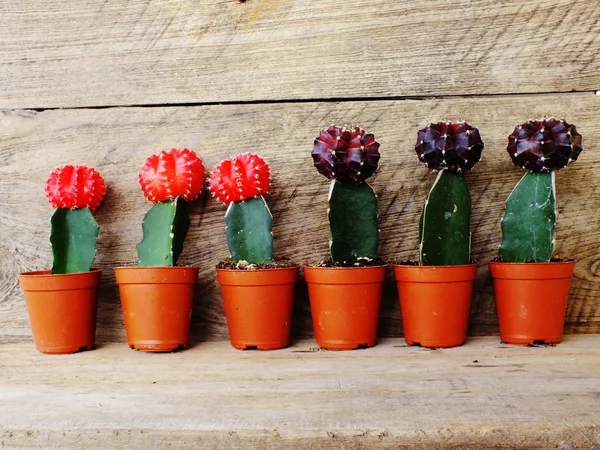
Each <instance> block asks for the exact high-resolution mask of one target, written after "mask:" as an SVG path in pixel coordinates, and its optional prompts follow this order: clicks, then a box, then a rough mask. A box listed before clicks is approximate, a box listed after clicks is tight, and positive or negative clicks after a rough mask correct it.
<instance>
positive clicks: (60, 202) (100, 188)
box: [45, 165, 106, 211]
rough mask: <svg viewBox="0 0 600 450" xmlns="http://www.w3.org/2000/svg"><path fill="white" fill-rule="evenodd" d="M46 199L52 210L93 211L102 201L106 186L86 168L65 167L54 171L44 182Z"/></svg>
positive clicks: (96, 173) (92, 171)
mask: <svg viewBox="0 0 600 450" xmlns="http://www.w3.org/2000/svg"><path fill="white" fill-rule="evenodd" d="M45 191H46V197H48V201H49V202H50V204H51V205H52V207H54V208H62V209H77V208H84V207H86V206H87V207H88V208H89V209H90V210H92V211H93V210H95V209H96V208H97V207H98V205H100V203H101V202H102V199H104V195H105V194H106V184H105V183H104V179H103V178H102V177H101V176H100V174H99V173H98V172H97V171H96V170H95V169H93V168H91V167H87V166H72V165H66V166H62V167H58V168H56V169H54V171H53V172H52V173H51V174H50V177H48V180H47V181H46V188H45Z"/></svg>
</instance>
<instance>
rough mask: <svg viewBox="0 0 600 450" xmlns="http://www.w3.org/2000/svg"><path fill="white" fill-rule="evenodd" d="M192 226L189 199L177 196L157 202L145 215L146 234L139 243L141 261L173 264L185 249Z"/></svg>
mask: <svg viewBox="0 0 600 450" xmlns="http://www.w3.org/2000/svg"><path fill="white" fill-rule="evenodd" d="M189 226H190V217H189V214H188V209H187V203H186V202H185V200H183V199H181V198H179V197H177V198H176V199H175V200H172V201H166V202H161V203H156V204H155V205H153V206H152V208H150V210H149V211H148V212H147V213H146V215H145V216H144V220H143V222H142V229H143V232H144V237H143V239H142V242H140V243H139V245H138V246H137V252H138V265H140V266H159V267H160V266H174V265H175V264H176V263H177V259H178V258H179V255H181V252H182V251H183V242H184V240H185V236H186V235H187V232H188V229H189Z"/></svg>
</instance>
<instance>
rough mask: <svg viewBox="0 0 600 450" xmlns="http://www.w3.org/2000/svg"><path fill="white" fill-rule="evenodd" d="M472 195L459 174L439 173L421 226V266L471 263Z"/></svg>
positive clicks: (428, 198) (425, 208) (424, 209)
mask: <svg viewBox="0 0 600 450" xmlns="http://www.w3.org/2000/svg"><path fill="white" fill-rule="evenodd" d="M470 219H471V195H470V193H469V188H468V186H467V182H466V181H465V177H464V175H463V174H462V173H456V172H450V171H448V170H442V171H441V172H439V173H438V176H437V178H436V180H435V183H434V184H433V187H432V188H431V191H429V195H428V196H427V200H426V201H425V207H424V208H423V214H422V216H421V226H420V233H419V236H420V238H419V239H420V245H419V259H420V261H421V264H422V265H424V266H449V265H460V264H468V263H469V262H471V232H470Z"/></svg>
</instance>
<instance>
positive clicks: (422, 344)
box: [404, 337, 466, 348]
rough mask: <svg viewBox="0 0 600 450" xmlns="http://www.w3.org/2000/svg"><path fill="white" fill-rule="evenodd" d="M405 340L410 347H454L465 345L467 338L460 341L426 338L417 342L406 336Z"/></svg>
mask: <svg viewBox="0 0 600 450" xmlns="http://www.w3.org/2000/svg"><path fill="white" fill-rule="evenodd" d="M404 340H405V341H406V344H407V345H408V346H409V347H422V348H452V347H460V346H461V345H463V344H464V343H465V340H466V339H463V340H460V341H448V340H444V341H426V340H422V341H421V342H417V341H411V340H409V339H407V338H406V337H405V338H404Z"/></svg>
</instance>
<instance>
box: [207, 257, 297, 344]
mask: <svg viewBox="0 0 600 450" xmlns="http://www.w3.org/2000/svg"><path fill="white" fill-rule="evenodd" d="M298 270H299V269H298V267H290V268H274V269H261V270H232V269H217V279H218V280H219V284H220V285H221V293H222V294H223V305H224V306H225V315H226V317H227V328H228V329H229V340H230V341H231V345H233V346H234V347H235V348H237V349H240V350H248V349H258V350H275V349H278V348H285V347H287V346H288V345H289V344H290V327H291V322H292V309H293V306H294V291H295V284H296V282H297V281H298Z"/></svg>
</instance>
